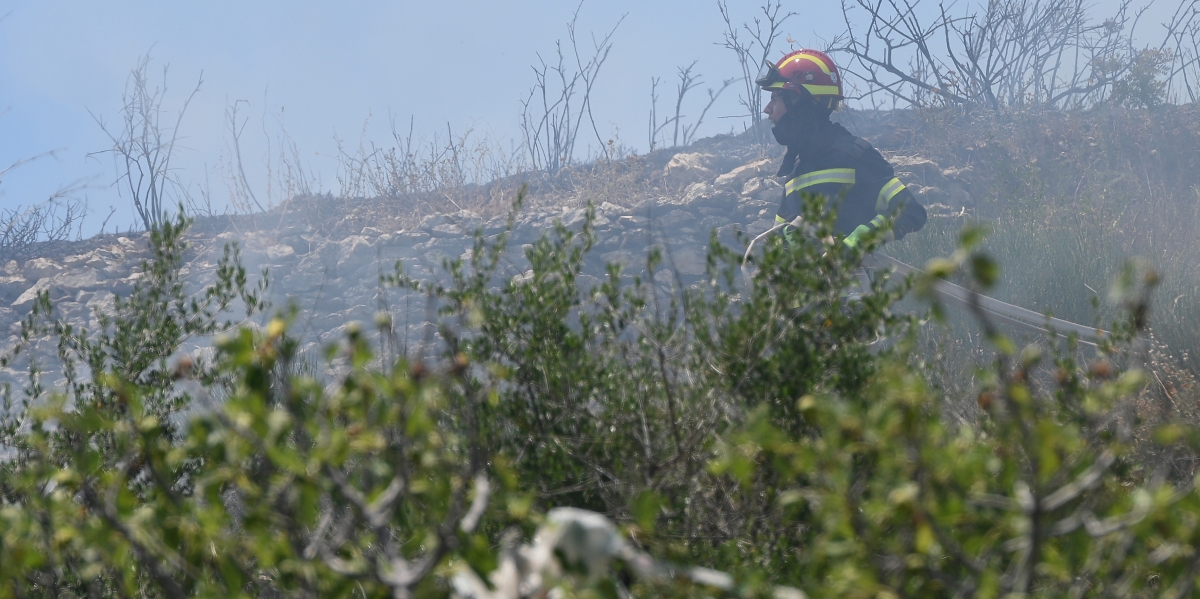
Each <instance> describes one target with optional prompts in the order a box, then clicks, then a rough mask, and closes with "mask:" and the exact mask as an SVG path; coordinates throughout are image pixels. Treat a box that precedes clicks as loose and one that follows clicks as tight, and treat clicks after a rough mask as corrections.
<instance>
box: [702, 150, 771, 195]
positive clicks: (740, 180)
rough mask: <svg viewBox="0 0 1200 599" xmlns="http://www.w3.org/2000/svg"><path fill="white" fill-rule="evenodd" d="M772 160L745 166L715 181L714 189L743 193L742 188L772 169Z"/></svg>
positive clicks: (765, 159) (763, 160)
mask: <svg viewBox="0 0 1200 599" xmlns="http://www.w3.org/2000/svg"><path fill="white" fill-rule="evenodd" d="M770 166H771V159H770V158H763V159H761V160H755V161H754V162H751V163H748V164H743V165H742V166H739V167H737V168H735V169H733V170H731V171H729V172H728V173H725V174H724V175H721V176H720V177H717V180H716V181H713V187H715V188H716V189H717V190H720V191H741V189H742V186H743V185H745V184H746V181H748V180H750V178H751V177H756V176H759V175H763V174H767V171H768V170H769V169H770Z"/></svg>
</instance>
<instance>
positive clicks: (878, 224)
mask: <svg viewBox="0 0 1200 599" xmlns="http://www.w3.org/2000/svg"><path fill="white" fill-rule="evenodd" d="M871 224H872V225H874V227H875V228H876V229H882V228H883V225H885V224H887V218H884V216H883V215H882V214H880V215H877V216H876V217H875V218H873V219H871Z"/></svg>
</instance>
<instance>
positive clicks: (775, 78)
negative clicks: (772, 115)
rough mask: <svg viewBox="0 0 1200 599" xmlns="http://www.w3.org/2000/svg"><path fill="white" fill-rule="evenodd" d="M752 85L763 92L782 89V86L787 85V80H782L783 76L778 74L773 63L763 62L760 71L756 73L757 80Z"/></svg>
mask: <svg viewBox="0 0 1200 599" xmlns="http://www.w3.org/2000/svg"><path fill="white" fill-rule="evenodd" d="M754 83H755V84H756V85H758V86H759V87H761V88H763V89H765V90H769V89H772V88H780V87H783V84H784V83H787V80H786V79H784V78H783V74H782V73H780V72H779V68H778V67H776V66H775V63H773V62H771V61H769V60H764V61H763V66H762V69H761V70H760V71H759V72H758V78H757V79H755V80H754Z"/></svg>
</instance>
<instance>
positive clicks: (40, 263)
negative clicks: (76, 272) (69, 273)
mask: <svg viewBox="0 0 1200 599" xmlns="http://www.w3.org/2000/svg"><path fill="white" fill-rule="evenodd" d="M64 270H66V268H65V267H64V266H63V265H61V264H59V263H57V262H55V261H53V260H51V259H49V258H34V259H32V260H28V261H26V262H25V278H26V279H29V280H31V281H36V280H38V279H42V278H45V277H53V276H54V275H57V274H58V273H60V272H62V271H64Z"/></svg>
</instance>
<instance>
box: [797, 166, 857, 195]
mask: <svg viewBox="0 0 1200 599" xmlns="http://www.w3.org/2000/svg"><path fill="white" fill-rule="evenodd" d="M825 183H846V184H849V185H854V169H852V168H831V169H825V170H823V171H813V172H811V173H804V174H803V175H800V176H799V177H796V178H795V179H792V180H791V181H788V182H787V185H786V186H785V187H784V189H786V190H787V193H789V194H790V193H792V192H794V191H800V190H801V189H804V188H806V187H812V186H813V185H822V184H825Z"/></svg>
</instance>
